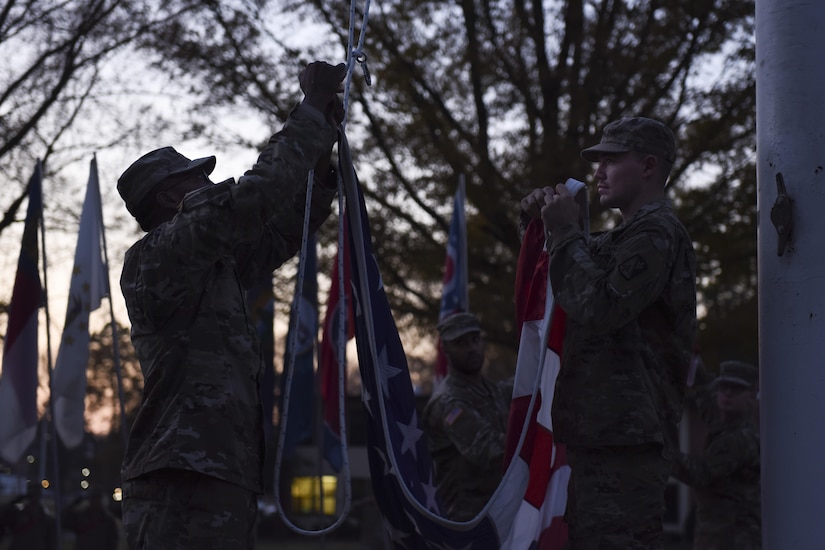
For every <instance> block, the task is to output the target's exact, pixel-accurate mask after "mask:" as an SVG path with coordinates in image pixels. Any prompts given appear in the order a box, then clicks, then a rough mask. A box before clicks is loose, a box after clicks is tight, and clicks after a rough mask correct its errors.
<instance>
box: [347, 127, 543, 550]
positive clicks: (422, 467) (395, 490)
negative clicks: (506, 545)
mask: <svg viewBox="0 0 825 550" xmlns="http://www.w3.org/2000/svg"><path fill="white" fill-rule="evenodd" d="M339 173H340V174H341V176H342V178H343V180H344V184H345V188H346V198H347V223H348V230H349V235H350V237H349V239H348V242H349V245H348V246H349V247H350V254H351V255H352V281H353V285H352V286H353V297H354V304H355V338H356V343H357V349H358V362H359V368H360V371H361V379H362V401H363V408H364V413H365V415H366V420H367V454H368V458H369V467H370V476H371V479H372V485H373V492H374V495H375V499H376V501H377V503H378V508H379V510H381V513H382V515H383V521H384V527H385V529H386V531H387V533H388V535H389V537H390V539H391V540H392V541H393V544H394V546H395V547H396V548H410V549H412V548H416V549H430V548H432V549H470V550H472V549H490V550H492V549H498V548H502V547H503V546H502V541H503V540H505V538H506V537H507V536H508V534H509V530H510V528H511V526H512V519H513V516H514V514H515V511H516V509H517V508H518V506H519V504H520V502H521V500H522V496H523V494H524V489H525V486H526V481H527V470H526V469H525V468H523V467H522V466H521V465H516V464H514V465H513V467H512V468H510V469H508V472H507V473H506V474H505V479H504V481H503V482H502V484H501V485H500V486H499V489H498V490H497V491H496V493H495V494H494V495H493V497H492V498H491V501H490V502H489V503H488V504H487V505H486V506H485V508H484V509H483V510H482V511H481V512H480V514H479V515H478V517H476V518H475V519H474V520H471V521H469V522H466V523H456V522H452V521H450V520H447V519H445V518H443V517H442V516H441V507H440V505H439V498H438V495H437V492H436V488H435V479H434V478H435V475H434V470H433V464H432V459H431V457H430V454H429V451H428V449H427V445H426V440H425V437H424V432H423V430H422V429H421V427H420V426H419V423H418V416H417V413H416V409H415V401H414V396H413V388H412V383H411V381H410V375H409V370H408V366H407V359H406V356H405V354H404V349H403V347H402V345H401V340H400V338H399V336H398V331H397V328H396V325H395V322H394V320H393V318H392V313H391V311H390V307H389V303H388V301H387V297H386V294H385V292H384V285H383V282H382V280H381V276H380V274H379V272H378V266H377V264H376V261H375V258H374V255H373V252H372V241H371V236H370V231H369V220H368V218H367V211H366V207H365V204H364V198H363V194H362V192H361V188H360V185H359V183H358V181H357V177H356V175H355V172H354V170H353V168H352V161H351V159H350V153H349V148H348V145H347V143H346V137H345V136H344V135H343V134H342V135H341V136H340V140H339Z"/></svg>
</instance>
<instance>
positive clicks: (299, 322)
mask: <svg viewBox="0 0 825 550" xmlns="http://www.w3.org/2000/svg"><path fill="white" fill-rule="evenodd" d="M299 286H300V287H301V288H300V292H301V293H300V296H296V297H295V298H294V299H293V301H292V308H291V310H290V312H289V331H288V334H287V337H286V351H285V352H284V370H283V372H284V374H283V376H282V377H281V380H282V391H281V399H282V401H281V403H282V405H281V410H282V411H283V410H284V409H283V397H284V395H285V394H286V392H285V391H284V390H285V389H286V382H287V376H286V373H287V371H288V369H289V366H290V364H293V371H292V387H291V388H289V395H290V399H289V410H288V411H285V413H282V416H283V417H285V418H286V434H285V435H284V450H283V454H284V457H286V458H289V457H290V456H291V455H292V453H294V452H295V448H296V447H297V446H298V445H300V444H301V443H305V442H307V441H309V440H310V439H312V432H313V427H314V425H315V421H314V420H315V414H314V409H315V399H314V396H315V391H314V390H315V342H316V341H317V339H318V258H317V252H316V245H315V237H310V238H309V240H308V242H307V250H306V256H305V258H304V276H303V282H302V283H301V284H300V285H299V284H298V281H297V280H296V281H295V292H296V293H297V292H298V291H299V288H298V287H299ZM293 331H295V332H294V333H293ZM293 342H294V344H295V351H294V354H293V350H292V345H293ZM293 355H294V357H293Z"/></svg>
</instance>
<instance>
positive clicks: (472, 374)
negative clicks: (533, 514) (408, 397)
mask: <svg viewBox="0 0 825 550" xmlns="http://www.w3.org/2000/svg"><path fill="white" fill-rule="evenodd" d="M438 332H439V334H440V336H441V342H442V345H443V347H444V354H445V355H446V357H447V376H446V377H445V378H444V380H443V381H442V382H441V384H439V386H438V387H437V388H436V389H435V390H434V391H433V394H432V396H431V397H430V400H429V402H428V403H427V406H426V407H425V408H424V412H423V414H422V417H421V424H422V426H423V427H424V431H425V433H426V434H427V445H428V446H429V449H430V453H431V454H432V458H433V463H434V464H435V475H436V480H435V481H436V485H437V487H438V494H439V496H440V497H441V500H442V502H443V503H444V506H445V508H446V510H445V512H446V513H445V514H444V515H445V516H446V517H448V518H450V519H452V520H455V521H467V520H470V519H472V518H474V517H475V516H476V515H477V514H478V512H479V511H481V509H482V508H483V507H484V505H485V504H486V503H487V501H488V500H490V496H492V494H493V492H495V490H496V488H497V487H498V484H499V482H500V481H501V477H502V473H503V472H502V465H503V460H504V437H505V433H506V431H507V416H508V414H509V412H510V399H511V396H512V386H511V385H510V386H508V384H505V383H499V384H494V383H493V382H491V381H489V380H488V379H487V378H485V377H484V376H483V375H482V373H481V367H482V366H483V365H484V340H483V338H482V335H481V326H480V324H479V322H478V319H477V318H476V316H475V315H473V314H472V313H456V314H453V315H451V316H449V317H447V318H446V319H444V320H443V321H442V322H441V323H440V324H439V325H438Z"/></svg>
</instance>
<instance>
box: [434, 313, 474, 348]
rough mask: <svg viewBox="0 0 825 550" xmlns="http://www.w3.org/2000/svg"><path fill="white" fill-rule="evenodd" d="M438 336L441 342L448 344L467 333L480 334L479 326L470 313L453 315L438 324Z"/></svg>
mask: <svg viewBox="0 0 825 550" xmlns="http://www.w3.org/2000/svg"><path fill="white" fill-rule="evenodd" d="M437 328H438V334H439V335H440V336H441V340H442V341H444V342H449V341H451V340H455V339H456V338H458V337H460V336H464V335H465V334H467V333H469V332H481V324H480V323H479V322H478V317H476V316H475V315H473V314H472V313H465V312H460V313H453V314H452V315H450V316H449V317H447V318H446V319H444V320H443V321H441V322H440V323H438V327H437Z"/></svg>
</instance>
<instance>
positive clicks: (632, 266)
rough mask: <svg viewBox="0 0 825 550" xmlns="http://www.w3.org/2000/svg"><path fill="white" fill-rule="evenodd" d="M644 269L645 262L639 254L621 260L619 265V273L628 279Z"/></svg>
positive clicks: (645, 268)
mask: <svg viewBox="0 0 825 550" xmlns="http://www.w3.org/2000/svg"><path fill="white" fill-rule="evenodd" d="M645 271H647V262H646V261H645V259H644V258H642V256H641V254H636V255H635V256H633V257H632V258H629V259H627V260H625V261H624V262H622V264H621V265H620V266H619V273H621V274H622V277H624V278H625V279H626V280H628V281H629V280H631V279H632V278H633V277H635V276H636V275H638V274H640V273H644V272H645Z"/></svg>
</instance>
